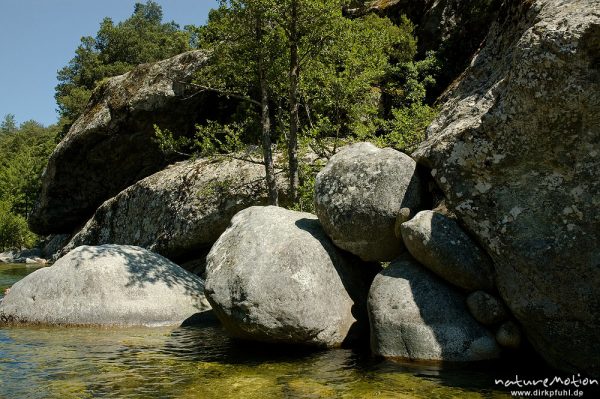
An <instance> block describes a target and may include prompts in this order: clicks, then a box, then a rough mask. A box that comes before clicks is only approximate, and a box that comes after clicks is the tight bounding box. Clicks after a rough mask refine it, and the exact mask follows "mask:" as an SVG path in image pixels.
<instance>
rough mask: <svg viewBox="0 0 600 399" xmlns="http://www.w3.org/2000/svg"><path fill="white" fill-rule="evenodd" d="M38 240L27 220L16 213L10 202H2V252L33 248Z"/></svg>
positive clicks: (0, 247)
mask: <svg viewBox="0 0 600 399" xmlns="http://www.w3.org/2000/svg"><path fill="white" fill-rule="evenodd" d="M36 240H37V237H36V236H35V235H34V234H33V233H32V232H31V231H29V228H28V226H27V220H26V219H25V218H24V217H23V216H21V215H19V214H16V213H14V212H13V211H12V210H11V204H10V203H9V202H7V201H2V200H0V251H6V250H9V249H17V250H18V249H21V248H27V247H32V246H33V245H34V244H35V242H36Z"/></svg>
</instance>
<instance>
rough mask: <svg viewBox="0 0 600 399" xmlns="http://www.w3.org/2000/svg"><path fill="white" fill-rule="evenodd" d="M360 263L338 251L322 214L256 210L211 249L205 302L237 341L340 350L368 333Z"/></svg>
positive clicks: (239, 219)
mask: <svg viewBox="0 0 600 399" xmlns="http://www.w3.org/2000/svg"><path fill="white" fill-rule="evenodd" d="M355 262H356V259H354V260H353V259H351V258H349V257H348V255H347V254H343V253H342V252H341V251H339V250H338V249H337V248H335V246H334V245H333V243H332V242H331V241H330V240H329V238H328V237H327V235H326V234H325V232H324V231H323V229H322V228H321V226H320V224H319V221H318V220H317V218H316V216H314V215H312V214H309V213H303V212H295V211H289V210H285V209H282V208H278V207H273V206H268V207H251V208H248V209H245V210H243V211H241V212H239V213H238V214H237V215H235V216H234V217H233V219H232V221H231V226H230V227H229V228H228V229H227V230H226V231H225V233H223V235H222V236H221V237H220V238H219V240H218V241H217V242H216V243H215V245H214V246H213V247H212V249H211V251H210V253H209V255H208V258H207V265H206V291H205V292H206V297H207V298H208V300H209V302H210V303H211V305H212V306H213V309H214V311H215V313H216V315H217V316H218V318H219V319H220V320H221V322H222V323H223V326H224V327H225V329H226V330H227V331H228V332H229V333H230V334H231V335H233V336H235V337H238V338H243V339H249V340H257V341H264V342H273V343H286V344H303V345H311V346H318V347H335V346H340V345H342V344H343V343H349V342H350V341H352V340H353V339H355V338H359V336H358V335H357V334H360V333H361V329H363V328H364V330H366V331H363V332H364V333H368V327H367V323H368V322H367V315H366V308H365V303H366V296H367V291H368V287H369V283H370V280H369V278H368V277H365V269H368V268H367V267H365V266H364V265H360V264H356V263H355ZM371 278H372V276H371ZM361 324H362V325H361ZM365 335H366V334H365Z"/></svg>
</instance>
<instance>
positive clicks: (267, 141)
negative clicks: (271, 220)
mask: <svg viewBox="0 0 600 399" xmlns="http://www.w3.org/2000/svg"><path fill="white" fill-rule="evenodd" d="M256 43H257V44H258V46H257V49H258V54H257V57H258V62H257V64H258V83H259V86H260V110H261V114H260V125H261V131H262V150H263V158H264V161H265V175H266V179H267V190H268V192H269V204H271V205H275V206H279V198H278V193H277V181H276V180H275V166H274V165H273V151H272V149H271V118H270V116H269V90H268V87H267V81H266V76H265V65H264V63H265V62H264V56H263V49H262V46H263V43H262V21H261V18H260V16H259V17H257V18H256Z"/></svg>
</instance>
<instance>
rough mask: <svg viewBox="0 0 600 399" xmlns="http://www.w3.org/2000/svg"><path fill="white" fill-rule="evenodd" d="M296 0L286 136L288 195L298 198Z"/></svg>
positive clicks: (292, 14)
mask: <svg viewBox="0 0 600 399" xmlns="http://www.w3.org/2000/svg"><path fill="white" fill-rule="evenodd" d="M298 41H299V38H298V0H292V2H291V10H290V132H289V136H288V159H289V174H290V196H291V198H292V200H293V201H297V200H298V187H299V186H300V175H299V172H298V129H299V125H300V118H299V115H298V114H299V107H300V103H299V99H298V78H299V76H300V61H299V59H298Z"/></svg>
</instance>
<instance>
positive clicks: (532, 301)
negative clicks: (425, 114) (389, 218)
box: [413, 0, 600, 375]
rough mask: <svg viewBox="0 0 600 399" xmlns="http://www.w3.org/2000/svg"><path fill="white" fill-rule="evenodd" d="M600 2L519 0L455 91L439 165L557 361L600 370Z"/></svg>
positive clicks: (442, 179)
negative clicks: (599, 11) (599, 244)
mask: <svg viewBox="0 0 600 399" xmlns="http://www.w3.org/2000/svg"><path fill="white" fill-rule="evenodd" d="M598 9H600V2H599V1H597V0H575V1H559V0H532V1H511V2H508V3H507V7H506V8H505V9H504V10H503V11H502V14H501V15H502V18H501V20H500V22H499V23H498V24H496V25H495V26H494V27H493V28H492V30H491V32H490V34H489V36H488V38H487V41H486V46H485V47H484V48H483V49H482V50H481V52H480V53H479V54H478V55H477V57H476V58H475V59H474V61H473V63H472V66H471V67H470V68H469V69H468V70H467V71H466V72H465V73H464V75H463V76H462V78H461V80H460V81H458V82H457V83H456V85H455V86H454V87H452V89H451V91H450V92H449V93H448V96H447V101H446V103H445V104H444V105H443V108H442V110H441V114H440V116H439V117H438V118H437V120H436V121H434V123H433V124H432V125H431V126H430V128H429V129H428V140H427V141H426V142H425V143H424V144H423V145H422V146H421V147H420V148H419V149H418V150H417V151H416V152H415V154H413V155H414V156H415V157H417V158H418V159H419V161H420V162H421V163H423V164H426V165H429V166H430V167H431V168H432V169H433V172H434V174H435V179H436V181H437V183H438V184H439V186H440V187H441V188H442V190H443V191H444V193H445V195H446V196H447V200H448V204H449V206H450V207H451V208H452V209H453V210H454V211H455V212H456V214H457V215H458V216H459V217H460V218H461V219H462V221H463V222H464V224H465V225H466V226H467V228H468V229H469V230H470V231H471V232H472V233H473V234H474V235H475V236H476V237H477V239H478V241H479V242H481V243H482V244H483V245H484V247H485V249H486V251H487V252H488V254H490V255H491V256H492V258H493V261H494V264H495V269H496V273H497V274H496V277H497V286H498V289H499V291H500V293H501V296H502V298H503V299H504V301H505V302H506V303H507V305H508V306H509V308H510V310H511V311H512V313H513V314H514V315H515V316H516V317H517V319H518V320H519V322H520V323H521V325H522V326H523V328H524V331H525V334H526V335H527V337H528V338H529V340H530V341H531V343H532V344H533V345H534V347H535V348H536V349H537V351H538V352H539V353H540V354H542V356H544V357H545V359H547V360H548V361H549V362H550V363H551V364H553V365H554V366H556V367H558V368H561V369H564V370H568V371H582V372H585V373H588V374H595V375H600V356H599V355H598V354H600V336H599V335H598V331H599V329H600V291H599V290H598V287H599V286H600V246H598V242H600V213H599V212H598V207H599V206H600V70H599V69H598V65H600V63H599V62H600V58H599V56H598V55H599V54H600V15H599V14H598V12H595V11H597V10H598Z"/></svg>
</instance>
